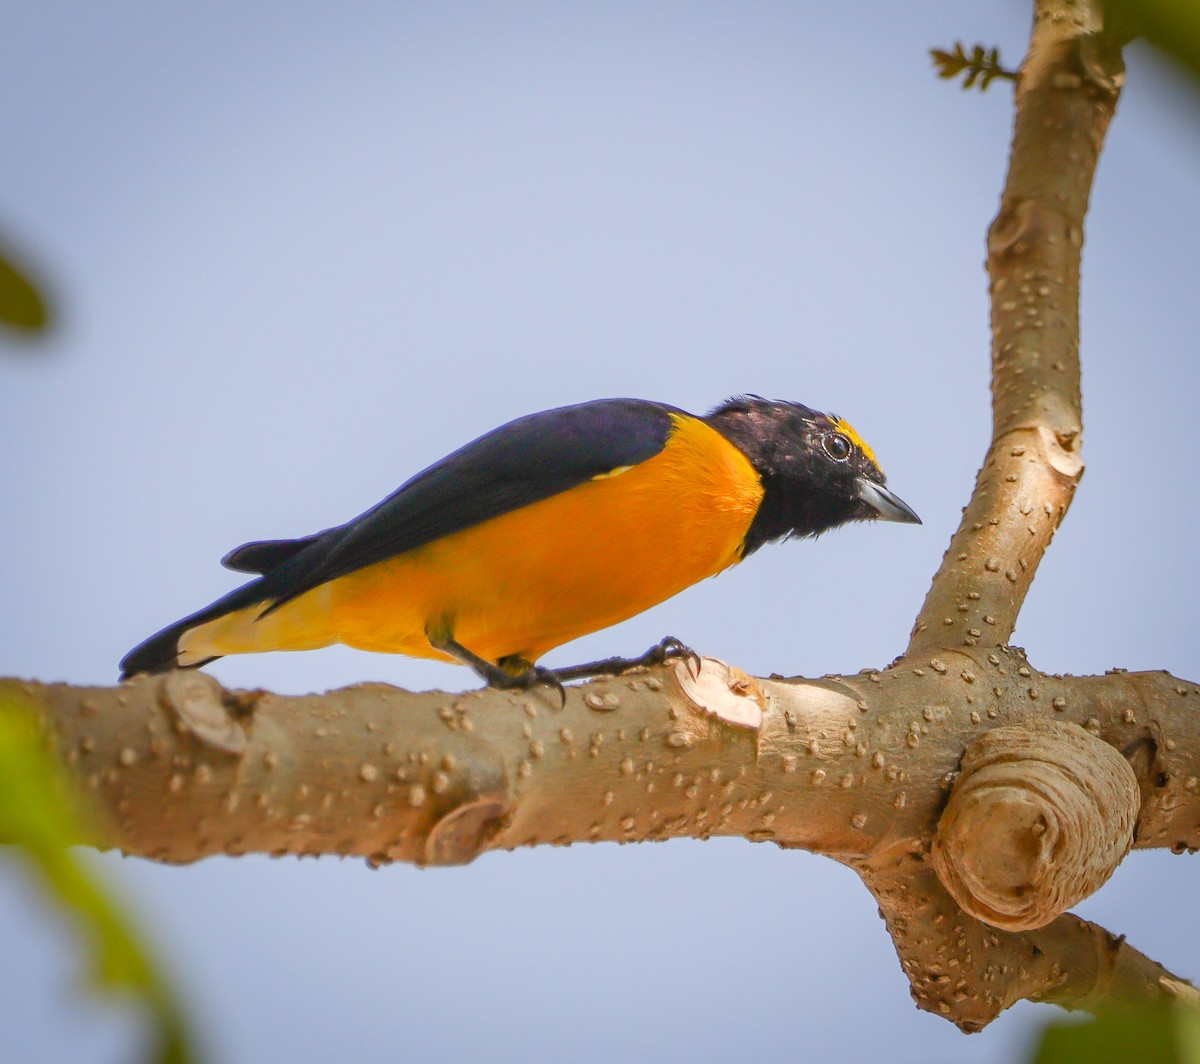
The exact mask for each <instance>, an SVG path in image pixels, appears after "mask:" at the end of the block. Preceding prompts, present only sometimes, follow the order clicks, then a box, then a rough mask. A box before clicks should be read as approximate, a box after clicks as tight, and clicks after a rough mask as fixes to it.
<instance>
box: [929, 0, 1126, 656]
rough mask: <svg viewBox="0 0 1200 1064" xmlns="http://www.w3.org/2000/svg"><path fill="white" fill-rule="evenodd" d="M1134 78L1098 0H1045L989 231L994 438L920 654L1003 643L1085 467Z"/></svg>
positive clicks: (933, 599) (945, 566)
mask: <svg viewBox="0 0 1200 1064" xmlns="http://www.w3.org/2000/svg"><path fill="white" fill-rule="evenodd" d="M1123 77H1124V68H1123V65H1122V60H1121V54H1120V48H1119V45H1118V44H1117V43H1116V42H1114V41H1110V40H1109V39H1108V38H1106V37H1105V36H1104V35H1103V33H1102V22H1101V16H1100V13H1099V6H1098V4H1097V3H1095V2H1093V0H1038V3H1037V4H1036V12H1035V19H1034V27H1033V37H1032V41H1031V43H1030V48H1029V54H1028V55H1027V56H1026V59H1025V63H1024V65H1023V66H1022V68H1021V74H1020V79H1019V81H1018V83H1017V93H1016V105H1017V106H1016V125H1015V129H1014V132H1013V144H1012V153H1011V156H1010V158H1009V170H1008V180H1007V182H1006V184H1005V187H1004V194H1003V197H1002V199H1001V203H1000V213H999V214H997V216H996V218H995V220H994V221H993V222H992V226H991V229H990V230H989V232H988V259H987V269H988V276H989V278H990V279H991V299H992V443H991V446H990V447H989V449H988V453H987V456H986V457H985V459H984V462H983V467H982V468H981V469H980V471H979V476H978V478H977V480H976V482H975V491H974V492H973V494H972V496H971V501H970V503H969V505H968V506H967V508H966V510H965V511H964V513H963V518H962V523H961V524H960V525H959V528H958V531H957V532H956V533H955V534H954V538H953V539H952V540H951V541H950V548H949V550H947V552H946V556H945V558H944V559H943V561H942V566H941V569H940V570H939V571H938V573H937V575H936V576H935V577H934V580H933V585H932V586H931V587H930V589H929V594H928V595H927V596H926V598H925V604H924V606H923V607H922V608H921V612H920V614H919V615H918V617H917V621H916V624H915V625H914V628H913V634H912V639H911V641H910V643H909V647H908V654H909V655H910V656H915V655H919V654H922V653H924V652H925V651H927V650H929V649H930V648H934V647H938V646H948V645H954V644H956V643H961V644H962V645H963V646H975V645H978V644H980V643H1004V642H1007V641H1008V638H1009V636H1011V635H1012V631H1013V628H1014V626H1015V625H1016V621H1017V614H1018V613H1019V612H1020V609H1021V605H1022V603H1023V602H1024V601H1025V596H1026V594H1027V593H1028V591H1029V587H1030V584H1031V583H1032V582H1033V574H1034V573H1035V572H1036V571H1037V567H1038V563H1039V562H1040V561H1041V559H1042V555H1043V554H1044V553H1045V552H1046V548H1047V547H1049V545H1050V540H1051V539H1052V538H1053V536H1054V533H1055V531H1056V530H1057V529H1058V526H1059V524H1061V523H1062V519H1063V517H1064V516H1065V515H1066V512H1067V507H1068V506H1070V504H1071V499H1072V497H1073V496H1074V494H1075V487H1076V485H1077V484H1078V483H1079V479H1080V477H1081V476H1082V475H1083V462H1082V459H1081V457H1080V451H1081V442H1082V436H1081V434H1082V431H1083V428H1082V415H1081V404H1080V391H1079V265H1080V253H1081V250H1082V247H1083V219H1084V215H1085V214H1086V213H1087V205H1088V196H1089V193H1090V191H1091V187H1092V178H1093V175H1094V174H1095V169H1096V162H1097V160H1098V159H1099V155H1100V149H1101V147H1102V145H1103V143H1104V134H1105V132H1106V130H1107V129H1108V124H1109V121H1110V120H1111V119H1112V116H1113V112H1114V111H1115V109H1116V104H1117V97H1118V94H1119V92H1120V87H1121V84H1122V81H1123Z"/></svg>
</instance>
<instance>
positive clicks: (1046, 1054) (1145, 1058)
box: [1033, 1005, 1200, 1064]
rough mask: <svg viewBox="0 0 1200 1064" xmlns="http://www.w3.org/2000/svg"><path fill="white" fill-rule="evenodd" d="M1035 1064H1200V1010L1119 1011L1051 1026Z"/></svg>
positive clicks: (1177, 1007)
mask: <svg viewBox="0 0 1200 1064" xmlns="http://www.w3.org/2000/svg"><path fill="white" fill-rule="evenodd" d="M1033 1060H1034V1064H1076V1062H1078V1061H1087V1062H1088V1064H1127V1062H1128V1061H1137V1062H1138V1064H1200V1013H1198V1012H1196V1011H1195V1010H1194V1009H1188V1008H1184V1007H1183V1006H1180V1005H1174V1006H1172V1005H1145V1006H1141V1007H1138V1008H1129V1009H1116V1010H1113V1011H1112V1012H1109V1013H1105V1014H1104V1015H1102V1016H1100V1017H1098V1018H1097V1019H1095V1020H1092V1021H1091V1022H1089V1023H1054V1024H1051V1025H1050V1026H1049V1027H1047V1028H1046V1030H1045V1033H1044V1034H1043V1035H1042V1040H1041V1044H1040V1045H1039V1046H1038V1049H1037V1055H1036V1056H1035V1057H1034V1058H1033Z"/></svg>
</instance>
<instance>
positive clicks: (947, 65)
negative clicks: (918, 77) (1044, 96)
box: [929, 41, 1017, 92]
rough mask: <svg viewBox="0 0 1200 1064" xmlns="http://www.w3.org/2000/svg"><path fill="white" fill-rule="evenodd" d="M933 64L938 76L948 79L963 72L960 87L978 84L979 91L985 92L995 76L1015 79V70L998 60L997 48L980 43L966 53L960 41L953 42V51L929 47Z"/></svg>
mask: <svg viewBox="0 0 1200 1064" xmlns="http://www.w3.org/2000/svg"><path fill="white" fill-rule="evenodd" d="M929 54H930V55H931V56H932V57H933V65H934V66H935V67H937V73H938V77H939V78H946V79H947V80H950V79H952V78H956V77H958V75H959V74H965V77H964V78H963V83H962V87H963V88H964V89H973V88H975V86H976V85H978V86H979V91H980V92H986V91H987V87H988V86H989V85H990V84H991V83H992V82H993V81H995V80H996V79H997V78H1002V79H1004V80H1005V81H1014V82H1015V81H1016V80H1017V72H1016V71H1015V70H1009V69H1007V68H1006V67H1004V66H1003V65H1002V64H1001V62H1000V49H999V48H984V47H983V45H982V44H977V45H975V47H974V48H972V49H971V54H970V55H968V54H967V53H966V52H965V51H964V50H963V46H962V42H961V41H955V42H954V51H952V52H946V51H943V50H942V49H941V48H930V49H929Z"/></svg>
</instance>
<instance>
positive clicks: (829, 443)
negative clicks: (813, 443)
mask: <svg viewBox="0 0 1200 1064" xmlns="http://www.w3.org/2000/svg"><path fill="white" fill-rule="evenodd" d="M823 442H824V444H825V453H826V454H828V455H829V457H830V458H832V459H833V460H834V461H835V462H844V461H845V460H846V459H847V458H849V457H850V451H851V447H850V441H849V440H848V439H846V437H845V436H843V435H841V433H836V432H835V433H833V434H832V435H830V436H826V437H825V439H824V441H823Z"/></svg>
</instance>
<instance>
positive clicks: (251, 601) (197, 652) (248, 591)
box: [121, 580, 269, 680]
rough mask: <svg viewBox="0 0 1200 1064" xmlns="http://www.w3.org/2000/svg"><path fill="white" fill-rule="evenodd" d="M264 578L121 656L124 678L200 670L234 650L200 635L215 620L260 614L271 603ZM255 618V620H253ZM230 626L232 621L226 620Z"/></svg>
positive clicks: (241, 588)
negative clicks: (263, 588)
mask: <svg viewBox="0 0 1200 1064" xmlns="http://www.w3.org/2000/svg"><path fill="white" fill-rule="evenodd" d="M261 584H262V580H253V581H251V582H250V583H249V584H246V585H245V586H244V587H240V588H238V589H237V590H236V591H233V592H231V593H230V594H228V595H226V596H224V597H223V598H219V599H217V601H216V602H214V603H213V604H212V605H211V606H206V607H205V608H204V609H202V610H199V611H198V612H196V613H193V614H191V615H190V616H188V617H184V618H183V620H181V621H176V622H175V623H174V624H172V625H170V626H168V627H167V628H164V629H163V630H162V631H161V632H156V633H155V634H154V635H152V636H151V637H150V638H149V639H147V640H145V642H142V643H139V644H138V645H137V646H136V647H134V648H133V649H132V650H131V651H130V652H129V653H128V654H126V655H125V657H123V658H122V659H121V679H122V680H127V679H129V677H130V676H135V675H137V674H138V673H139V672H151V673H154V672H167V671H168V670H170V669H196V668H199V667H200V666H201V665H207V664H208V663H209V662H210V661H213V660H215V659H216V658H219V657H221V656H222V655H223V654H224V653H227V652H231V651H224V650H221V651H218V649H217V647H216V646H209V647H207V648H206V646H205V644H206V643H208V642H209V640H204V639H197V638H196V635H197V634H199V633H202V632H204V631H205V630H206V629H209V628H211V626H212V625H213V623H214V622H219V621H221V620H222V619H224V618H231V617H237V616H241V615H245V614H251V615H252V617H253V616H256V615H257V614H258V613H259V612H261V610H263V609H265V608H266V606H267V605H268V604H269V600H268V601H267V602H264V599H263V596H262V594H261V591H260V585H261ZM252 617H251V623H252ZM226 626H228V622H226Z"/></svg>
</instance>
